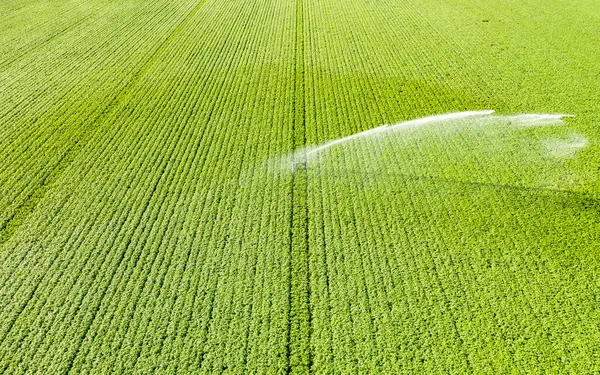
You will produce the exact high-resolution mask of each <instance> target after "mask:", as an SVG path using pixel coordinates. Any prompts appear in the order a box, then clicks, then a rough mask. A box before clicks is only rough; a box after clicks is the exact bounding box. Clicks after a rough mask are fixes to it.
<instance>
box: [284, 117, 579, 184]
mask: <svg viewBox="0 0 600 375" xmlns="http://www.w3.org/2000/svg"><path fill="white" fill-rule="evenodd" d="M493 113H494V111H493V110H485V111H467V112H456V113H446V114H443V115H435V116H428V117H423V118H419V119H416V120H410V121H405V122H401V123H398V124H394V125H382V126H379V127H377V128H373V129H369V130H365V131H363V132H360V133H356V134H353V135H349V136H347V137H343V138H339V139H335V140H333V141H329V142H326V143H323V144H321V145H318V146H312V147H305V148H302V149H300V150H298V151H296V152H294V154H293V157H292V165H291V167H292V173H294V172H295V171H296V168H297V166H298V165H304V167H306V164H307V162H308V160H309V158H310V157H312V156H315V155H317V154H318V153H320V152H322V151H325V150H327V149H329V148H331V147H333V146H336V145H339V144H343V143H346V142H349V141H352V140H355V139H359V138H366V137H372V136H380V135H382V134H385V133H389V132H393V131H396V130H401V129H409V128H415V127H420V126H424V125H430V124H435V123H441V122H448V121H457V120H463V119H467V118H483V119H498V120H503V121H506V122H507V123H508V124H509V125H514V126H518V127H523V128H527V127H536V126H546V125H563V124H564V122H563V121H562V119H563V118H564V117H574V116H573V115H566V114H537V113H531V114H520V115H511V116H493V117H491V116H490V115H492V114H493ZM585 145H586V141H585V138H583V139H576V140H574V141H572V143H570V144H569V145H567V146H565V148H569V149H571V150H575V151H576V150H578V149H580V148H583V147H585Z"/></svg>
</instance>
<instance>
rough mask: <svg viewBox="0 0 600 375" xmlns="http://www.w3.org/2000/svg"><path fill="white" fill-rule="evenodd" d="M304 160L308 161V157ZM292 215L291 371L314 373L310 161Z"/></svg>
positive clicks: (300, 30) (299, 116)
mask: <svg viewBox="0 0 600 375" xmlns="http://www.w3.org/2000/svg"><path fill="white" fill-rule="evenodd" d="M304 17H305V15H304V0H296V33H295V45H296V53H295V63H294V74H295V82H294V121H293V122H292V139H293V142H292V145H293V148H294V149H298V147H304V146H305V145H306V87H305V62H304V54H305V46H304ZM303 160H306V158H304V159H303ZM290 183H291V194H290V198H291V203H292V207H291V214H290V252H289V256H290V271H289V275H290V287H289V293H290V305H289V315H288V316H289V326H290V327H289V330H288V348H287V352H288V353H287V354H288V368H287V373H288V374H291V373H310V372H311V368H312V356H311V352H310V341H311V329H312V322H311V319H312V316H311V315H312V311H311V305H310V300H311V297H310V293H311V290H310V260H309V249H308V246H309V238H308V236H309V233H308V224H309V223H308V214H309V212H308V202H307V194H308V173H307V170H306V164H303V163H294V168H293V171H292V176H291V181H290Z"/></svg>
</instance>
